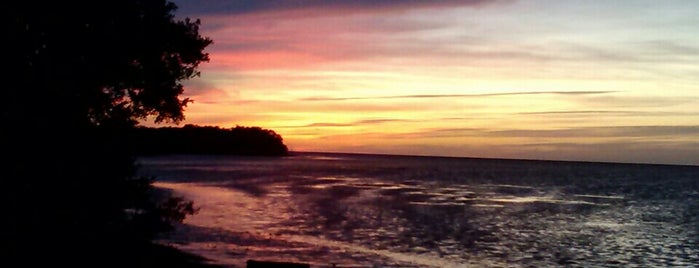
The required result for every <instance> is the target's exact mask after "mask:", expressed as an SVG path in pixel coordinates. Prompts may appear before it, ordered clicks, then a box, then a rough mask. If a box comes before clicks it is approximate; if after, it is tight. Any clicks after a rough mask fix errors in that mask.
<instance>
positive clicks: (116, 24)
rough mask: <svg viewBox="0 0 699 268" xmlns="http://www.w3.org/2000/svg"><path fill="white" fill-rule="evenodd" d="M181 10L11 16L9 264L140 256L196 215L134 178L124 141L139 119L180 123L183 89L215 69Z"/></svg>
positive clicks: (124, 4) (6, 12) (31, 7)
mask: <svg viewBox="0 0 699 268" xmlns="http://www.w3.org/2000/svg"><path fill="white" fill-rule="evenodd" d="M175 9H176V6H175V5H174V4H173V3H170V2H167V1H163V0H119V1H12V2H9V3H6V4H4V5H3V20H4V23H3V25H4V30H5V31H4V38H5V40H6V42H4V43H5V45H6V46H5V49H6V53H5V55H6V57H5V58H4V59H5V60H6V61H5V65H6V66H8V67H9V72H8V73H7V74H8V76H7V79H8V80H9V81H8V82H7V83H6V84H5V85H4V86H3V104H2V105H0V120H1V121H0V123H1V124H2V129H0V143H1V144H0V146H2V148H3V154H4V155H5V157H6V159H7V160H6V161H3V162H2V164H1V166H0V178H1V179H0V183H1V184H0V198H1V199H0V201H2V204H3V205H4V206H5V207H4V208H5V211H4V213H5V214H6V217H5V219H4V220H3V221H2V225H3V226H0V240H1V241H2V243H3V244H2V249H3V251H2V253H1V254H3V256H9V257H15V258H18V257H19V258H21V257H23V256H24V255H23V254H27V253H28V254H36V252H42V251H43V250H42V249H46V250H50V251H51V252H61V253H62V254H61V256H62V258H63V259H64V260H65V261H67V262H75V261H77V260H78V259H81V258H84V257H85V256H86V255H89V254H90V253H97V252H99V253H100V254H107V253H105V252H110V253H108V254H111V255H110V256H112V257H113V256H114V255H115V254H117V255H118V254H120V253H124V254H126V253H127V252H132V253H133V248H134V247H132V246H129V245H132V244H133V242H134V241H148V240H149V239H151V238H153V237H154V236H155V235H157V234H158V233H159V232H162V231H164V230H166V229H167V228H168V227H169V224H170V223H172V222H173V221H178V220H182V219H183V217H184V215H186V214H188V213H193V212H194V210H193V207H192V204H191V203H188V202H186V201H184V200H181V199H170V200H169V201H165V202H162V200H163V199H160V198H158V197H159V195H158V194H157V192H156V190H155V189H154V188H153V187H152V185H151V180H150V179H149V178H138V177H135V176H134V174H135V173H134V171H135V165H134V158H133V152H131V151H129V150H127V148H129V146H127V145H128V144H126V142H127V141H126V140H124V139H123V135H124V133H126V131H128V129H129V128H132V127H134V126H135V125H136V124H137V122H138V120H139V119H145V118H150V117H153V118H154V120H155V121H156V122H167V121H171V122H179V121H181V120H182V119H183V118H184V116H183V109H184V107H185V105H186V104H187V102H188V100H187V99H181V98H180V94H181V93H182V91H183V87H182V84H181V82H182V81H183V80H186V79H190V78H193V77H195V76H197V75H198V73H197V67H198V65H199V64H200V63H202V62H205V61H208V55H207V54H206V53H204V49H205V48H206V47H207V46H208V45H209V44H210V43H211V40H210V39H208V38H205V37H202V36H200V35H199V21H192V20H189V19H185V20H176V19H175V18H174V16H173V12H174V11H175ZM166 200H167V199H166ZM173 202H174V203H173ZM47 247H50V249H47ZM46 253H47V252H44V254H46ZM24 257H26V256H24ZM127 259H128V258H127ZM51 262H52V263H54V264H55V263H58V262H60V260H58V259H52V260H51ZM73 267H74V266H73Z"/></svg>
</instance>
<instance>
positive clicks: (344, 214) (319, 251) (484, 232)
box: [146, 156, 699, 267]
mask: <svg viewBox="0 0 699 268" xmlns="http://www.w3.org/2000/svg"><path fill="white" fill-rule="evenodd" d="M330 158H332V160H330V159H324V158H323V157H319V158H318V157H316V158H308V159H303V160H302V161H299V160H298V159H296V160H295V159H292V160H291V161H289V160H285V161H286V162H284V161H267V160H265V161H259V160H254V161H248V160H245V159H243V160H241V159H234V160H231V161H228V162H226V161H222V162H220V163H218V164H217V165H223V166H228V168H225V167H224V168H216V165H208V168H207V169H205V170H203V169H197V166H196V165H194V166H193V167H192V168H188V167H189V166H188V165H192V164H191V162H190V161H186V159H185V160H178V161H179V162H178V161H172V159H156V160H157V161H162V162H157V161H152V162H150V166H148V165H146V171H150V172H154V173H153V174H157V175H159V177H160V178H163V179H161V180H159V182H157V183H156V186H158V187H162V188H167V189H171V190H174V191H175V192H176V193H178V194H181V195H185V196H186V197H188V198H190V199H192V200H194V201H195V205H196V206H198V207H200V208H201V209H200V211H199V213H198V214H197V215H194V216H192V217H189V218H188V219H187V220H186V221H185V223H186V224H185V225H183V226H181V227H180V228H179V229H178V231H177V232H176V233H175V234H174V235H173V236H172V237H169V238H168V239H167V240H166V241H169V242H171V243H177V245H178V247H180V248H182V249H185V250H189V251H192V252H194V253H196V254H200V255H202V256H206V257H208V258H210V259H212V260H215V261H216V262H218V263H222V264H232V265H236V266H244V265H243V263H244V262H245V260H247V259H266V260H279V261H299V262H307V263H311V264H314V265H315V266H318V267H322V266H328V265H330V264H331V263H337V264H339V266H338V267H372V266H375V265H381V266H382V267H530V266H536V267H540V266H573V267H589V266H595V267H600V266H602V267H604V266H609V267H617V266H624V267H627V266H692V265H693V264H695V263H699V257H698V255H697V254H698V253H699V250H698V249H697V240H696V239H697V237H698V236H697V230H698V229H697V226H699V224H698V223H697V215H696V213H697V212H696V209H695V208H696V207H697V206H696V202H697V201H698V200H699V194H698V191H699V190H698V189H697V185H698V184H697V177H696V174H699V172H696V169H690V172H688V173H677V174H675V173H672V174H670V173H667V174H665V176H673V177H672V179H666V180H665V181H664V183H663V184H659V183H658V182H657V180H656V179H655V178H645V177H642V176H640V175H634V174H635V173H634V172H635V171H634V170H631V171H628V170H626V169H620V170H619V171H618V172H617V173H614V172H615V170H616V169H619V168H618V167H612V168H610V167H608V166H604V167H602V168H601V169H600V170H601V171H600V173H604V175H602V176H599V177H595V178H594V180H592V179H588V181H582V182H576V181H574V180H562V181H558V179H557V178H558V176H562V175H561V174H563V175H567V174H568V173H567V172H570V171H565V172H563V173H561V174H550V176H551V177H554V176H556V177H555V178H554V179H551V180H554V181H552V182H551V181H547V180H542V179H536V180H534V179H529V180H524V179H518V180H514V182H517V183H521V184H517V183H513V182H512V179H502V180H500V181H499V180H498V179H492V178H493V177H495V178H497V177H498V176H499V175H501V174H500V173H498V172H501V171H500V170H504V169H502V167H500V166H497V167H496V168H492V169H491V170H489V169H488V168H487V167H486V168H483V164H484V163H478V164H479V165H477V168H480V170H478V172H480V173H474V174H480V176H481V177H475V179H471V178H473V177H465V178H469V180H465V179H460V178H462V177H460V176H464V174H463V173H464V172H462V171H463V170H464V169H468V168H470V166H469V164H461V163H458V164H459V165H456V164H454V163H449V164H448V165H447V166H446V167H441V166H439V165H437V167H438V168H442V169H440V170H436V169H437V168H435V167H434V165H436V164H434V161H431V162H430V163H429V164H422V163H409V164H408V165H407V166H408V167H406V166H402V164H401V163H403V162H405V161H407V160H406V159H397V160H395V161H394V160H393V159H389V160H386V159H382V160H383V161H384V162H378V163H377V161H375V159H371V161H366V162H362V161H361V160H362V159H361V158H359V159H354V160H355V161H352V162H351V163H349V162H347V161H340V159H339V158H340V157H334V156H333V157H330ZM408 160H410V159H408ZM216 161H219V160H216ZM246 161H248V162H246ZM316 161H321V162H316ZM241 162H242V163H241ZM158 163H161V164H158ZM162 163H167V165H164V164H162ZM200 163H206V162H205V161H204V162H200ZM348 163H349V164H348ZM485 164H490V165H495V164H493V163H485ZM497 165H501V164H497ZM513 165H515V166H514V167H519V168H521V167H520V166H517V165H522V164H521V163H515V164H513ZM167 166H170V167H177V168H167ZM319 166H320V167H319ZM396 166H398V167H396ZM164 167H165V168H164ZM149 168H150V169H149ZM508 168H509V169H512V167H508ZM525 168H527V171H526V173H525V172H522V173H523V174H532V173H533V171H532V168H531V166H527V167H525ZM537 168H539V169H537V170H543V171H542V172H541V173H544V174H548V173H554V172H555V171H556V170H558V169H564V170H565V169H566V168H569V167H563V168H561V167H553V168H550V169H547V168H541V167H537ZM583 168H588V169H591V170H592V171H590V170H588V171H584V172H583V171H579V173H581V174H582V175H580V174H578V175H577V176H581V177H583V178H585V177H584V176H592V175H589V174H586V173H585V172H588V173H592V172H593V171H595V170H596V169H594V168H590V167H583ZM615 168H616V169H615ZM623 168H625V167H623ZM509 169H508V170H509ZM175 170H176V171H175ZM233 170H235V172H238V173H235V172H233ZM383 170H387V171H383ZM425 170H431V171H430V172H425ZM435 170H436V171H435ZM537 170H535V171H537ZM647 171H648V170H642V173H643V174H647V173H648V172H647ZM669 171H673V172H674V170H669ZM455 172H456V175H454V174H452V173H455ZM537 172H538V171H537ZM182 174H186V176H183V175H182ZM425 174H427V175H425ZM445 174H446V175H449V174H451V175H449V176H451V177H449V176H446V175H445ZM467 174H470V173H467ZM683 174H684V175H683ZM506 175H508V176H510V178H511V177H513V176H512V175H511V174H506ZM593 175H594V174H593ZM622 175H623V176H626V177H628V179H626V180H619V181H612V180H614V178H616V177H621V176H622ZM422 176H425V177H424V178H423V179H419V178H420V177H422ZM471 176H473V175H471ZM531 176H537V178H539V176H541V175H540V174H537V173H534V174H533V175H531ZM683 176H684V177H683ZM195 177H196V178H198V179H191V178H195ZM433 177H440V178H442V179H441V181H440V180H434V179H431V178H433ZM503 177H505V176H503ZM675 177H676V178H675ZM525 182H528V184H525ZM610 182H613V183H610ZM658 185H662V186H663V187H658Z"/></svg>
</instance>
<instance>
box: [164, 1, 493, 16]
mask: <svg viewBox="0 0 699 268" xmlns="http://www.w3.org/2000/svg"><path fill="white" fill-rule="evenodd" d="M495 2H503V1H501V0H431V1H423V0H382V1H376V0H352V1H347V0H295V1H290V0H264V1H261V0H237V1H229V0H179V1H177V2H176V4H177V5H178V6H179V7H181V9H182V10H184V12H183V13H184V15H191V14H245V13H255V12H270V11H289V10H304V9H324V10H340V11H342V12H345V13H348V12H354V11H372V12H376V11H401V10H407V9H412V8H429V7H454V6H474V7H478V6H483V5H487V4H490V3H495Z"/></svg>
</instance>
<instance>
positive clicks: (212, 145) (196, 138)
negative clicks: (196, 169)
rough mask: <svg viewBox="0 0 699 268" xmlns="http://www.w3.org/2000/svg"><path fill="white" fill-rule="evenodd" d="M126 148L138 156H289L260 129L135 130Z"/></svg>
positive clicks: (273, 136) (269, 132) (277, 140)
mask: <svg viewBox="0 0 699 268" xmlns="http://www.w3.org/2000/svg"><path fill="white" fill-rule="evenodd" d="M129 140H130V141H129V144H130V145H131V146H133V147H134V150H135V151H136V152H137V153H138V154H139V155H158V154H160V155H162V154H228V155H251V156H285V155H287V154H288V153H289V151H288V148H287V147H286V145H284V141H283V139H282V137H281V136H280V135H279V134H277V133H276V132H274V131H273V130H269V129H263V128H260V127H243V126H236V127H234V128H228V129H227V128H220V127H216V126H197V125H191V124H188V125H185V126H184V127H181V128H180V127H161V128H147V127H139V128H135V129H134V130H133V132H131V134H130V135H129Z"/></svg>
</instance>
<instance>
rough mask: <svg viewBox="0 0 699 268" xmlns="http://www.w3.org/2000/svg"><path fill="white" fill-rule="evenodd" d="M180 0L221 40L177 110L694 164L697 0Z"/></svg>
mask: <svg viewBox="0 0 699 268" xmlns="http://www.w3.org/2000/svg"><path fill="white" fill-rule="evenodd" d="M175 3H176V4H177V5H178V6H179V7H180V9H179V11H178V13H177V15H178V16H181V17H184V16H187V17H192V18H200V19H201V21H202V25H201V32H202V34H203V35H205V36H208V37H210V38H212V39H213V40H214V44H213V45H212V46H210V48H209V49H207V52H209V53H210V58H211V62H210V63H206V64H203V65H202V66H201V68H200V70H201V73H202V75H201V77H200V78H196V79H194V80H191V81H188V82H186V83H185V95H186V97H190V98H191V99H193V100H194V103H191V104H190V105H189V106H188V107H187V109H186V112H185V115H186V120H185V122H184V123H188V124H199V125H218V126H221V127H232V126H235V125H245V126H260V127H264V128H269V129H273V130H274V131H276V132H277V133H279V134H280V135H282V136H283V137H284V140H285V143H286V144H287V145H288V146H289V147H290V149H291V150H296V151H326V152H362V153H387V154H413V155H443V156H469V157H495V158H532V159H556V160H583V161H613V162H643V163H673V164H693V165H699V27H697V26H696V25H699V8H697V7H699V6H698V5H697V4H696V3H695V2H694V1H661V2H659V1H615V2H613V3H609V2H602V1H485V0H480V1H476V0H471V1H455V0H451V1H450V0H442V1H434V2H431V1H430V2H422V1H417V2H413V1H380V2H375V1H346V2H343V1H295V2H293V3H291V2H284V1H281V2H280V1H268V2H264V1H262V2H260V1H257V2H256V1H238V4H231V3H232V2H230V3H229V2H226V1H213V0H211V1H188V0H179V1H175ZM240 3H243V4H240ZM261 3H266V4H261Z"/></svg>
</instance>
